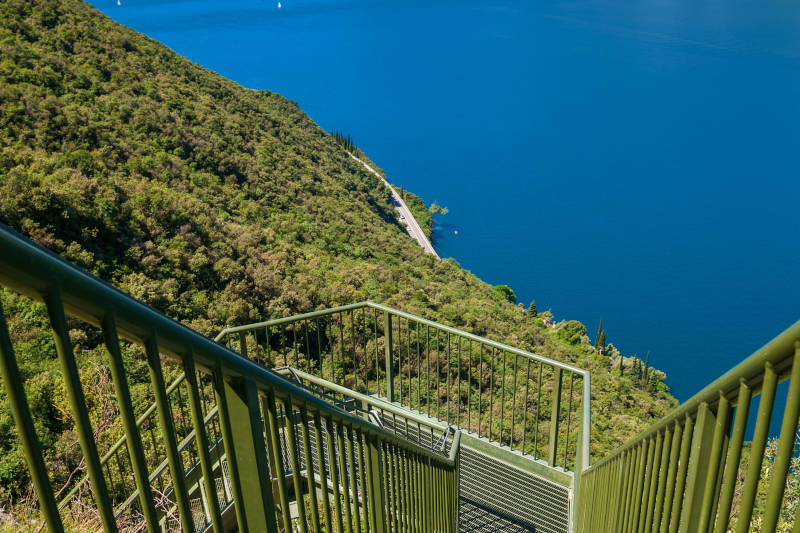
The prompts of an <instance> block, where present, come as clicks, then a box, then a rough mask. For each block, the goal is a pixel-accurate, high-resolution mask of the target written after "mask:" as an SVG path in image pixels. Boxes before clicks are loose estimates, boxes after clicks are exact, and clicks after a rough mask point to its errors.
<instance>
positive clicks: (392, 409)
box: [287, 368, 461, 444]
mask: <svg viewBox="0 0 800 533" xmlns="http://www.w3.org/2000/svg"><path fill="white" fill-rule="evenodd" d="M287 370H289V369H287ZM290 370H291V373H292V374H294V375H297V376H298V377H300V378H302V379H304V380H306V381H309V382H311V383H313V384H315V385H318V386H320V387H323V388H325V389H328V390H331V391H334V392H336V393H339V394H342V395H345V396H346V397H347V398H350V399H353V400H357V401H358V402H359V403H361V404H362V405H369V406H372V407H375V408H376V409H378V410H380V411H382V412H387V413H391V414H392V415H395V416H399V417H400V418H401V419H404V420H408V421H411V422H414V423H415V424H418V425H420V426H425V427H426V428H428V429H435V430H436V431H437V432H447V433H453V434H455V433H457V432H459V431H461V430H459V429H457V428H455V427H453V426H444V425H442V424H438V423H436V422H434V421H433V420H431V419H430V418H426V417H423V416H420V415H418V414H416V413H413V412H412V411H409V410H408V409H403V408H401V407H397V406H396V405H394V404H391V403H388V402H386V401H384V400H382V399H379V398H376V397H375V396H368V395H366V394H361V393H359V392H356V391H354V390H352V389H348V388H347V387H342V386H341V385H337V384H336V383H333V382H331V381H328V380H326V379H322V378H320V377H318V376H315V375H313V374H309V373H307V372H303V371H302V370H298V369H296V368H292V369H290ZM362 409H363V407H362ZM395 433H396V431H395ZM432 444H433V443H432Z"/></svg>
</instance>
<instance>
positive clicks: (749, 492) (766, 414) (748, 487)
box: [736, 362, 778, 533]
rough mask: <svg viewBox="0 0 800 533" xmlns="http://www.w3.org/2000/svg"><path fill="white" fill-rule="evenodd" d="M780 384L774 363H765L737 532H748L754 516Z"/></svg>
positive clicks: (740, 503) (740, 502)
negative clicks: (754, 505)
mask: <svg viewBox="0 0 800 533" xmlns="http://www.w3.org/2000/svg"><path fill="white" fill-rule="evenodd" d="M777 386H778V375H777V374H776V372H775V369H774V368H773V365H772V363H769V362H767V363H766V364H765V372H764V383H763V385H762V388H761V401H760V402H759V405H758V416H757V417H756V428H755V431H754V432H753V442H752V445H751V448H750V464H749V465H748V467H747V473H746V474H745V478H744V489H743V491H742V498H741V500H739V520H738V521H737V522H736V533H746V532H747V531H748V530H749V529H750V519H751V518H752V516H753V503H754V502H755V500H756V491H757V490H758V483H759V481H760V480H761V458H762V457H763V456H764V446H765V445H766V443H767V435H768V433H769V422H770V419H771V418H772V407H773V404H774V402H775V389H776V388H777Z"/></svg>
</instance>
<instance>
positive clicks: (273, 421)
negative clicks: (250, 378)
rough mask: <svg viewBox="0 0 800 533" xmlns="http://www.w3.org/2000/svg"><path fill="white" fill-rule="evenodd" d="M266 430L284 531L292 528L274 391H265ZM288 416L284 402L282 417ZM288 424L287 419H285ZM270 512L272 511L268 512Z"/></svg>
mask: <svg viewBox="0 0 800 533" xmlns="http://www.w3.org/2000/svg"><path fill="white" fill-rule="evenodd" d="M264 410H265V411H266V415H267V416H266V419H267V428H266V429H267V431H269V446H270V447H271V454H270V460H271V461H272V464H271V471H272V476H273V478H274V483H276V484H277V485H278V498H279V501H280V505H281V518H282V520H283V528H284V531H291V530H292V517H291V514H290V513H289V490H288V488H287V487H286V469H285V467H284V465H283V453H282V451H281V441H280V420H279V419H278V407H277V404H276V402H275V392H274V391H273V390H270V391H269V392H267V401H266V408H265V409H264ZM287 416H288V409H286V405H285V404H284V417H287ZM287 425H288V421H287ZM270 514H272V513H270Z"/></svg>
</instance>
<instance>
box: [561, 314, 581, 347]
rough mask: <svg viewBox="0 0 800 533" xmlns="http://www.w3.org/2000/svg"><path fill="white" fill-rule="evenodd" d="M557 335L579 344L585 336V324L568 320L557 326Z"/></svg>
mask: <svg viewBox="0 0 800 533" xmlns="http://www.w3.org/2000/svg"><path fill="white" fill-rule="evenodd" d="M558 335H559V337H561V338H562V339H564V340H565V341H567V342H568V343H570V344H580V342H581V340H582V339H583V337H584V336H586V326H584V325H583V324H581V323H580V322H578V321H577V320H570V321H568V322H565V323H563V324H562V325H561V327H559V328H558Z"/></svg>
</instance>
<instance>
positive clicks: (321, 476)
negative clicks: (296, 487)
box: [314, 412, 333, 531]
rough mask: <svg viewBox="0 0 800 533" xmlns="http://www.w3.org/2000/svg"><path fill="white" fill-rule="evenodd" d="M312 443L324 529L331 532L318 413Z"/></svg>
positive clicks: (315, 416)
mask: <svg viewBox="0 0 800 533" xmlns="http://www.w3.org/2000/svg"><path fill="white" fill-rule="evenodd" d="M314 442H315V444H316V448H317V465H318V466H319V479H320V482H319V486H320V492H321V493H322V507H323V509H324V511H325V527H326V528H327V529H328V530H330V531H333V516H332V514H331V502H330V498H329V497H328V472H327V468H326V467H325V450H324V446H323V444H322V419H321V418H320V415H319V412H314Z"/></svg>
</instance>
